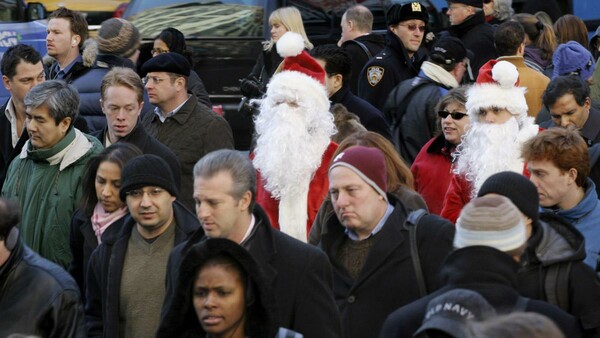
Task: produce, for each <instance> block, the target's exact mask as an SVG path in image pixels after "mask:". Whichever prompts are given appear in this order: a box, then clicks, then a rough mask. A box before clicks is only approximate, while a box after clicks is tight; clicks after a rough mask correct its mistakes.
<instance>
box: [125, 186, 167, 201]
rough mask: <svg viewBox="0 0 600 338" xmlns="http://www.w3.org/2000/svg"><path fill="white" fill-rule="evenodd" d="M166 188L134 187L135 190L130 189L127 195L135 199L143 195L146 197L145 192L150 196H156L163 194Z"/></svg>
mask: <svg viewBox="0 0 600 338" xmlns="http://www.w3.org/2000/svg"><path fill="white" fill-rule="evenodd" d="M164 191H165V190H164V189H161V188H150V189H148V190H144V189H134V190H130V191H128V192H126V193H125V195H127V196H129V197H131V198H134V199H141V198H142V197H144V194H148V196H150V198H156V197H158V196H160V195H162V193H163V192H164Z"/></svg>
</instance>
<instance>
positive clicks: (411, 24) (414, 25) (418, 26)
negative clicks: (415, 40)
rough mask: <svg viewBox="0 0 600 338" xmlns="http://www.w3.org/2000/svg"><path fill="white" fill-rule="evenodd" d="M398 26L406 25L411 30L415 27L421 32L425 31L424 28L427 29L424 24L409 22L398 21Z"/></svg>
mask: <svg viewBox="0 0 600 338" xmlns="http://www.w3.org/2000/svg"><path fill="white" fill-rule="evenodd" d="M398 26H403V27H406V28H408V30H409V31H411V32H414V31H415V29H418V30H419V31H420V32H421V33H423V32H425V29H427V27H426V26H425V25H417V24H416V23H409V24H401V23H399V24H398Z"/></svg>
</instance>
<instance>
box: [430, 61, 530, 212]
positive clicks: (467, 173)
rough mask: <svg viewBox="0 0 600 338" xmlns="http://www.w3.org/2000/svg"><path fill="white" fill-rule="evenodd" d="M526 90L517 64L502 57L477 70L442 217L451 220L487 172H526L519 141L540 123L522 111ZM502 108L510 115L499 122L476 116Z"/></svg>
mask: <svg viewBox="0 0 600 338" xmlns="http://www.w3.org/2000/svg"><path fill="white" fill-rule="evenodd" d="M525 91H526V88H524V87H519V73H518V71H517V69H516V67H515V66H514V65H513V64H511V63H509V62H507V61H497V60H491V61H489V62H488V63H486V64H485V65H483V67H481V69H480V70H479V76H478V77H477V83H476V84H475V85H473V86H472V87H471V88H469V89H468V90H467V102H466V105H465V106H466V108H467V113H468V114H469V118H470V121H471V125H470V127H469V129H468V130H467V131H466V132H465V134H464V135H463V139H462V142H461V144H460V145H459V146H458V147H457V149H456V152H455V153H454V156H455V157H457V159H456V161H455V165H454V167H453V174H454V175H453V177H452V179H451V181H450V185H449V186H448V191H447V192H446V196H445V198H444V206H443V208H442V213H441V216H442V217H445V218H447V219H449V220H450V221H452V222H456V219H457V218H458V215H459V214H460V211H461V210H462V208H463V206H464V205H465V204H467V203H468V202H469V201H470V200H471V199H472V198H474V197H475V196H477V192H478V191H479V188H480V187H481V185H482V184H483V182H485V180H486V179H487V178H488V177H490V176H491V175H493V174H495V173H498V172H501V171H513V172H518V173H523V174H528V173H527V171H526V169H525V163H524V162H523V160H522V159H521V146H522V145H523V143H525V142H526V141H527V140H529V139H531V138H532V137H534V136H535V135H537V133H538V132H539V127H538V126H537V125H536V124H535V123H534V120H533V118H532V117H529V116H527V102H526V101H525ZM503 109H506V110H507V111H508V112H509V113H510V114H511V115H512V116H511V117H510V118H509V119H508V120H507V121H505V122H503V123H489V122H486V121H485V118H482V117H481V115H482V114H487V113H488V111H490V110H491V111H500V110H503ZM490 114H492V113H491V112H490Z"/></svg>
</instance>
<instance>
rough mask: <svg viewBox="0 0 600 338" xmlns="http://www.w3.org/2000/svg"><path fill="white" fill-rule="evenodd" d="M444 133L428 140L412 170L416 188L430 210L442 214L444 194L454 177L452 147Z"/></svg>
mask: <svg viewBox="0 0 600 338" xmlns="http://www.w3.org/2000/svg"><path fill="white" fill-rule="evenodd" d="M448 146H449V144H448V142H446V139H444V135H439V136H438V137H434V138H432V139H431V140H429V142H427V143H426V144H425V145H424V146H423V148H421V151H419V154H418V155H417V157H416V158H415V161H414V162H413V164H412V166H411V167H410V170H411V171H412V173H413V176H414V178H415V190H416V191H417V192H418V193H419V194H420V195H421V196H422V197H423V199H424V200H425V203H427V207H428V208H429V212H430V213H432V214H436V215H440V214H441V212H442V206H443V205H444V196H446V191H447V190H448V185H449V184H450V180H451V179H452V172H451V171H450V168H451V166H452V162H451V161H452V157H451V153H452V151H453V147H452V148H448Z"/></svg>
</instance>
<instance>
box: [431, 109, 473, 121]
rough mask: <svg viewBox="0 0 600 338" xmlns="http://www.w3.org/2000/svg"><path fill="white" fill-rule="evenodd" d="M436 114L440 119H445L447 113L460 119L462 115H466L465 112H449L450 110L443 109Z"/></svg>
mask: <svg viewBox="0 0 600 338" xmlns="http://www.w3.org/2000/svg"><path fill="white" fill-rule="evenodd" d="M437 114H438V116H439V117H441V118H442V119H445V118H446V117H448V115H450V116H452V118H453V119H455V120H460V119H462V118H463V117H465V116H467V114H465V113H451V112H448V111H445V110H440V111H439V112H438V113H437Z"/></svg>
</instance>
